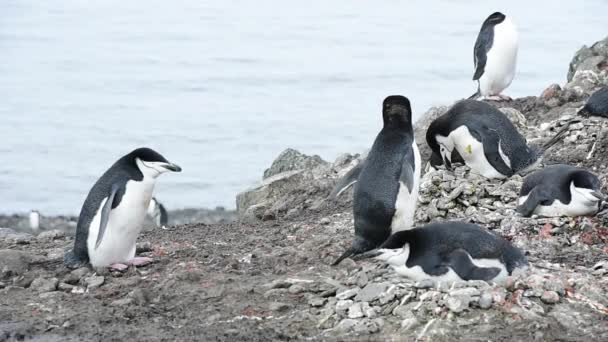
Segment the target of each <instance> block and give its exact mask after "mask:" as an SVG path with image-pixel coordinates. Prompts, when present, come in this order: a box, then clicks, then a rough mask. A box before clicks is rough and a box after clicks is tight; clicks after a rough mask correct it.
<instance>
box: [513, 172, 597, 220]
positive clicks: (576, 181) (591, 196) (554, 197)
mask: <svg viewBox="0 0 608 342" xmlns="http://www.w3.org/2000/svg"><path fill="white" fill-rule="evenodd" d="M519 196H520V197H519V200H518V204H519V206H518V207H517V212H519V213H520V214H522V215H523V216H528V217H529V216H531V215H533V214H536V215H540V216H547V217H554V216H584V215H595V214H596V213H597V212H598V211H599V210H600V207H601V204H602V201H603V200H605V196H604V195H603V194H602V192H601V183H600V180H599V179H598V178H597V176H596V175H594V174H592V173H591V172H589V171H587V170H585V169H582V168H578V167H574V166H570V165H550V166H547V167H545V168H544V169H542V170H539V171H536V172H534V173H532V174H530V175H528V176H527V177H526V178H525V179H524V183H523V185H522V188H521V191H520V194H519Z"/></svg>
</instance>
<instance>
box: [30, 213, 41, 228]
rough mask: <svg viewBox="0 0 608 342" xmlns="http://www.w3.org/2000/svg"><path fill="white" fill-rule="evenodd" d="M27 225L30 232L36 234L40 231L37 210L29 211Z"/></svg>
mask: <svg viewBox="0 0 608 342" xmlns="http://www.w3.org/2000/svg"><path fill="white" fill-rule="evenodd" d="M29 223H30V229H31V230H32V232H34V233H36V232H38V231H39V230H40V213H39V212H38V211H37V210H32V211H30V216H29Z"/></svg>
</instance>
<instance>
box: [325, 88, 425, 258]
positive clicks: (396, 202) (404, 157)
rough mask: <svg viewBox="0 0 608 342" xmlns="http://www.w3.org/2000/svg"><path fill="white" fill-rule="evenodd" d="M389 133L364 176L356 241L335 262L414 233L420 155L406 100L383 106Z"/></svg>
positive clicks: (358, 192)
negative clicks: (399, 235) (395, 235)
mask: <svg viewBox="0 0 608 342" xmlns="http://www.w3.org/2000/svg"><path fill="white" fill-rule="evenodd" d="M382 119H383V121H384V127H383V128H382V130H381V131H380V133H378V136H377V137H376V140H375V141H374V144H373V146H372V148H371V150H370V152H369V154H368V156H367V158H366V160H365V162H364V164H363V166H362V168H361V171H360V172H359V176H358V180H357V182H356V184H355V194H354V205H353V213H354V218H355V238H354V240H353V242H352V246H351V247H350V248H349V249H348V250H346V252H344V254H342V255H341V256H340V257H339V258H338V259H337V260H336V261H335V262H334V265H337V264H338V263H340V262H341V261H342V260H343V259H345V258H347V257H349V256H352V255H355V254H359V253H363V252H365V251H368V250H370V249H373V248H376V247H377V246H379V245H380V244H381V243H382V242H384V240H386V239H387V238H388V237H389V236H390V235H391V234H392V233H394V232H397V231H400V230H404V229H410V228H411V227H412V226H413V224H414V213H415V211H416V204H417V201H418V189H419V185H420V170H421V161H420V152H419V151H418V146H417V145H416V140H415V139H414V130H413V128H412V108H411V106H410V101H409V100H408V99H407V98H406V97H404V96H396V95H393V96H389V97H387V98H386V99H385V100H384V103H383V105H382Z"/></svg>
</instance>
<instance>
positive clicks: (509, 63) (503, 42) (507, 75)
mask: <svg viewBox="0 0 608 342" xmlns="http://www.w3.org/2000/svg"><path fill="white" fill-rule="evenodd" d="M517 49H518V35H517V29H516V28H515V25H514V24H513V22H512V21H511V20H510V19H509V18H506V19H505V21H504V22H502V23H500V24H498V25H496V26H495V27H494V39H493V42H492V47H491V48H490V51H488V55H487V62H486V66H485V70H484V73H483V75H482V76H481V78H480V79H479V82H480V83H479V86H480V91H481V94H482V95H490V94H498V93H500V92H501V91H502V90H504V89H505V88H507V87H508V86H509V85H510V84H511V81H513V77H514V76H515V67H516V64H517Z"/></svg>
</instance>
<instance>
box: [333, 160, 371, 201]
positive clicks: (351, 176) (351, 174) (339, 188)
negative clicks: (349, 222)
mask: <svg viewBox="0 0 608 342" xmlns="http://www.w3.org/2000/svg"><path fill="white" fill-rule="evenodd" d="M364 163H365V161H362V162H360V163H359V164H357V165H355V167H353V168H352V169H351V170H350V171H348V172H347V173H346V174H345V175H344V177H342V178H340V180H339V181H338V184H336V186H335V187H334V189H333V190H332V191H331V193H330V194H329V198H330V199H331V200H335V199H336V198H338V197H339V196H340V195H341V194H342V193H343V192H344V191H346V190H347V189H348V188H350V187H351V186H352V185H354V184H355V183H357V180H358V179H359V174H361V170H362V169H363V164H364Z"/></svg>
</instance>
